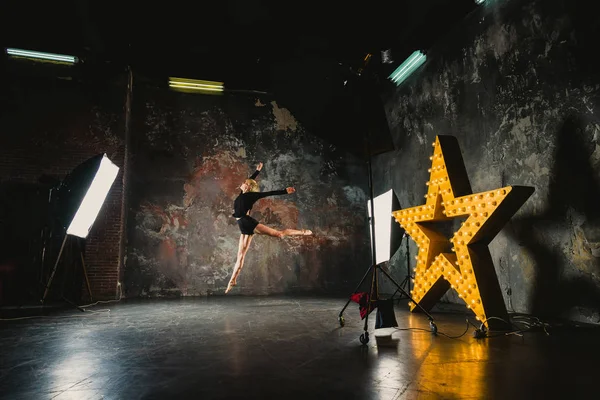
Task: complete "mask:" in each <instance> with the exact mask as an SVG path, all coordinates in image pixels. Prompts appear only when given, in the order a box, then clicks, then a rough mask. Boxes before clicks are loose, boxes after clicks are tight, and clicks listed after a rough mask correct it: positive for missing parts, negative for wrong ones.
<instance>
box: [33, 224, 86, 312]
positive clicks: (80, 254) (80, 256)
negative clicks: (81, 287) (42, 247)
mask: <svg viewBox="0 0 600 400" xmlns="http://www.w3.org/2000/svg"><path fill="white" fill-rule="evenodd" d="M69 237H71V235H69V234H68V233H67V232H66V231H65V237H64V239H63V241H62V244H61V246H60V250H59V252H58V256H57V257H56V262H55V263H54V267H53V268H52V272H51V274H50V278H49V279H48V282H47V283H46V287H45V289H44V294H43V296H42V298H41V300H40V302H41V303H42V304H43V303H44V301H46V297H47V296H48V292H49V291H50V287H51V285H52V280H53V279H54V274H56V270H57V269H58V265H59V263H60V261H61V257H62V255H63V253H64V249H65V245H66V243H67V240H68V239H69ZM73 240H75V241H76V243H75V246H76V247H77V252H78V253H79V258H80V260H81V267H82V269H83V276H84V278H85V284H86V288H87V291H88V294H89V296H90V301H93V298H92V289H91V287H90V281H89V279H88V274H87V269H86V267H85V259H84V258H83V249H82V246H81V243H80V239H79V238H77V237H73ZM68 250H69V251H72V244H70V246H69V249H68ZM62 297H63V300H65V301H66V302H67V303H69V304H71V305H73V306H74V307H76V308H78V309H79V310H80V311H85V310H84V309H82V308H81V307H79V306H77V305H76V304H74V303H73V302H71V301H69V300H68V299H67V298H65V297H64V294H63V296H62Z"/></svg>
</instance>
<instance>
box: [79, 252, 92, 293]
mask: <svg viewBox="0 0 600 400" xmlns="http://www.w3.org/2000/svg"><path fill="white" fill-rule="evenodd" d="M79 255H80V256H81V267H82V268H83V276H84V277H85V285H86V286H87V290H88V293H89V295H90V301H92V302H93V301H94V299H93V298H92V288H91V287H90V280H89V279H88V274H87V269H86V268H85V260H84V259H83V251H81V248H79Z"/></svg>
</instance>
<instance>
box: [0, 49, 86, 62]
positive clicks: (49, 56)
mask: <svg viewBox="0 0 600 400" xmlns="http://www.w3.org/2000/svg"><path fill="white" fill-rule="evenodd" d="M6 54H8V55H10V56H13V57H23V58H32V59H37V60H49V61H59V62H65V63H70V64H75V63H76V62H77V61H78V60H77V57H75V56H68V55H64V54H53V53H43V52H41V51H30V50H22V49H11V48H7V49H6Z"/></svg>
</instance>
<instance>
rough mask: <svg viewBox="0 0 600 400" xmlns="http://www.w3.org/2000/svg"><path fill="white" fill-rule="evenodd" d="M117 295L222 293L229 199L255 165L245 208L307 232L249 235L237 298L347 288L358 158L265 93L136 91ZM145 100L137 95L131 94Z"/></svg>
mask: <svg viewBox="0 0 600 400" xmlns="http://www.w3.org/2000/svg"><path fill="white" fill-rule="evenodd" d="M135 99H136V100H134V110H133V120H134V127H133V132H132V145H131V160H132V162H131V184H130V187H131V193H130V196H131V197H130V204H131V212H130V220H129V223H128V224H129V244H128V251H129V252H128V260H127V266H126V270H125V289H126V295H127V296H170V295H172V296H180V295H183V296H194V295H207V294H208V295H210V294H222V293H223V291H224V289H225V287H226V286H227V283H228V281H229V278H230V276H231V273H232V270H233V266H234V263H235V260H236V254H237V249H238V242H239V237H240V232H239V228H238V226H237V224H236V221H235V219H234V218H233V217H232V216H231V214H232V212H233V201H234V199H235V197H237V195H238V193H239V189H238V187H239V185H240V184H241V183H242V182H243V180H244V179H245V178H247V177H248V176H249V175H250V174H251V173H252V172H254V168H255V166H256V165H257V163H258V162H261V161H262V162H263V163H264V169H263V171H262V172H261V174H260V175H259V177H258V182H259V184H260V186H261V190H263V191H268V190H275V189H282V188H285V187H287V186H294V187H295V188H296V190H297V192H296V193H295V194H293V195H289V196H275V197H269V198H266V199H262V200H260V201H259V202H257V203H256V204H255V206H254V208H253V210H252V212H251V215H252V216H253V217H254V218H256V219H257V220H259V221H260V222H261V223H264V224H266V225H268V226H272V227H274V228H285V227H291V228H299V229H302V228H308V229H311V230H313V232H314V233H315V236H314V237H288V238H284V239H276V238H273V237H267V236H263V235H255V237H254V239H253V242H252V244H251V248H250V251H249V253H248V255H247V258H246V262H245V266H244V269H243V272H242V274H241V275H240V278H239V279H238V286H237V287H236V288H235V289H234V291H233V292H232V293H231V294H232V295H235V294H272V293H285V292H292V291H302V292H306V291H311V292H336V291H348V293H349V290H351V288H352V287H353V285H355V284H356V283H357V282H358V279H360V276H361V275H362V273H364V271H365V270H366V268H367V267H368V261H369V253H368V248H369V247H368V246H369V245H368V230H367V227H366V215H365V214H366V210H365V205H366V199H367V188H366V184H367V176H366V165H365V163H364V162H361V161H360V160H358V159H356V158H354V157H351V156H350V155H348V154H346V153H343V152H341V151H339V150H336V149H335V148H333V147H332V146H330V145H327V144H326V143H323V142H322V141H320V140H319V139H317V138H315V137H314V136H312V135H311V134H310V133H309V132H306V131H305V129H304V128H303V127H302V126H301V125H300V123H298V122H297V121H296V120H295V119H294V117H293V115H292V114H291V113H290V111H289V110H287V109H285V108H282V107H279V106H278V105H277V103H276V101H272V100H271V99H256V98H246V97H235V96H223V97H219V96H199V95H186V94H180V93H174V92H165V91H160V90H152V89H147V88H146V89H144V88H136V95H135ZM138 99H143V100H138Z"/></svg>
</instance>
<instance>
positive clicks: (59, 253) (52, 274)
mask: <svg viewBox="0 0 600 400" xmlns="http://www.w3.org/2000/svg"><path fill="white" fill-rule="evenodd" d="M68 237H69V235H67V234H66V233H65V238H64V239H63V242H62V244H61V245H60V251H59V252H58V257H56V262H55V263H54V268H53V269H52V273H51V274H50V279H48V283H47V284H46V290H44V296H43V297H42V300H41V302H42V303H43V302H44V301H45V300H46V296H47V295H48V290H50V285H51V284H52V279H53V278H54V274H55V273H56V268H57V267H58V262H59V261H60V257H61V256H62V253H63V250H64V248H65V243H66V242H67V238H68Z"/></svg>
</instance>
